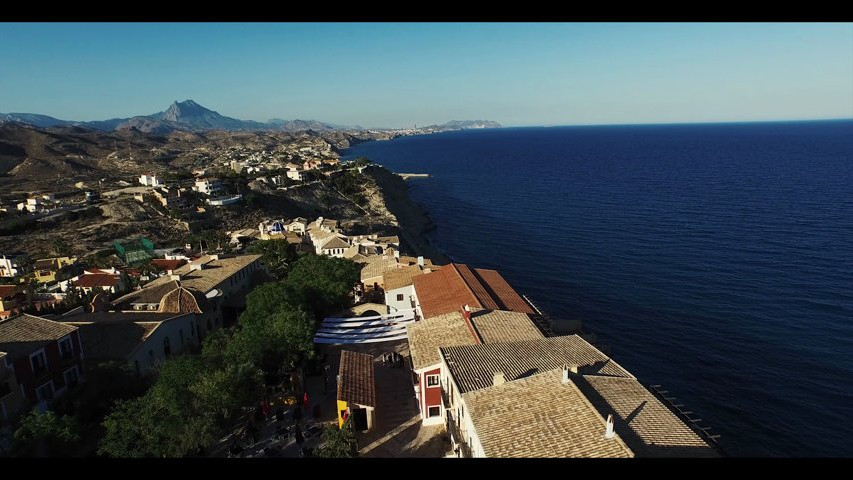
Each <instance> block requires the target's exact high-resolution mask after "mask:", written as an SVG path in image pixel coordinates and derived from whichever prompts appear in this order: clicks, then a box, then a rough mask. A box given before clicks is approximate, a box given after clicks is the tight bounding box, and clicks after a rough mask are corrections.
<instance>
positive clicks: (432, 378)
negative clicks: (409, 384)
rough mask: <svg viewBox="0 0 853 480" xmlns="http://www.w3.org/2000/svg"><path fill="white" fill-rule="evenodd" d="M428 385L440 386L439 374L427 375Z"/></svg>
mask: <svg viewBox="0 0 853 480" xmlns="http://www.w3.org/2000/svg"><path fill="white" fill-rule="evenodd" d="M426 377H427V387H437V386H438V375H427V376H426Z"/></svg>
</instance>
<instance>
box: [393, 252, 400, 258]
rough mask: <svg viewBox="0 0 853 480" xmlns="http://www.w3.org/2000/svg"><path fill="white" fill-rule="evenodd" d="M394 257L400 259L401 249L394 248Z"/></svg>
mask: <svg viewBox="0 0 853 480" xmlns="http://www.w3.org/2000/svg"><path fill="white" fill-rule="evenodd" d="M394 258H396V259H397V260H400V251H399V250H394Z"/></svg>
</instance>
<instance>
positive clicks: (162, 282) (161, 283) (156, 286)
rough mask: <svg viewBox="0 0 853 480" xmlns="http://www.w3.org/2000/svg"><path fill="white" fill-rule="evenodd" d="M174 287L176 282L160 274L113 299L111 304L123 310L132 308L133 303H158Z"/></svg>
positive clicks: (176, 284)
mask: <svg viewBox="0 0 853 480" xmlns="http://www.w3.org/2000/svg"><path fill="white" fill-rule="evenodd" d="M176 288H178V282H176V281H174V280H171V279H169V277H168V276H162V277H160V278H158V279H156V280H154V281H153V282H150V283H148V284H147V285H145V286H144V287H142V288H141V289H139V290H134V291H132V292H130V293H128V294H127V295H124V296H122V297H119V298H117V299H115V300H114V301H113V305H116V306H118V307H119V308H121V309H123V310H129V309H131V308H133V307H132V305H134V304H153V303H160V302H161V301H162V300H163V297H164V296H165V295H166V294H167V293H169V292H171V291H172V290H174V289H176Z"/></svg>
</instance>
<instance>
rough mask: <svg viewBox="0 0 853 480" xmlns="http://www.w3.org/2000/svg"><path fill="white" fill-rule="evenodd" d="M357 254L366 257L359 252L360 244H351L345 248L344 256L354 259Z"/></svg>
mask: <svg viewBox="0 0 853 480" xmlns="http://www.w3.org/2000/svg"><path fill="white" fill-rule="evenodd" d="M356 256H361V257H364V255H361V254H360V253H359V248H358V245H350V246H349V248H347V249H346V250H344V258H349V259H353V258H355V257H356ZM353 261H356V260H353Z"/></svg>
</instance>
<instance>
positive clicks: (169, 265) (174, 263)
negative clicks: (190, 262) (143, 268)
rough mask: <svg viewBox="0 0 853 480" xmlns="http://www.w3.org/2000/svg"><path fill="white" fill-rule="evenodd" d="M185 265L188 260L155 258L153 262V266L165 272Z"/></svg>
mask: <svg viewBox="0 0 853 480" xmlns="http://www.w3.org/2000/svg"><path fill="white" fill-rule="evenodd" d="M185 263H187V261H186V260H166V259H165V258H155V259H154V260H151V265H155V266H156V267H157V268H159V269H160V270H161V271H163V272H167V271H169V270H174V269H176V268H178V267H180V266H181V265H184V264H185Z"/></svg>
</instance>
